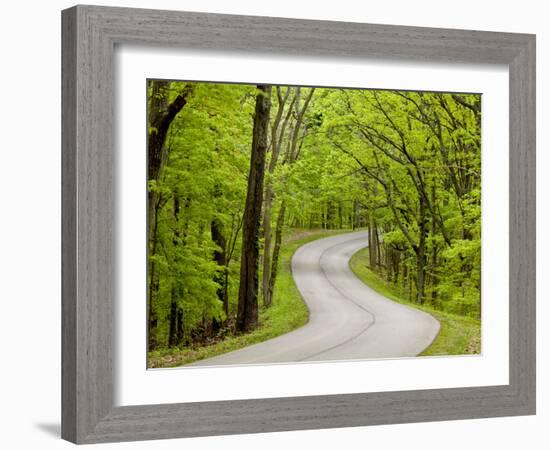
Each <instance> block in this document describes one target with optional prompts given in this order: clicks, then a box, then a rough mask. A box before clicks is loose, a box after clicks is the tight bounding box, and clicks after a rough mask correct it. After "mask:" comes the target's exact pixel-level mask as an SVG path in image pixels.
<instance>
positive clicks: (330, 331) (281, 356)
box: [190, 231, 439, 366]
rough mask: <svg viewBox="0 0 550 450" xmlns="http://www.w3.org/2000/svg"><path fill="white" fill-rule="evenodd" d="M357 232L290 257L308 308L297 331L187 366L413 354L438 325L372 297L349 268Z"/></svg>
mask: <svg viewBox="0 0 550 450" xmlns="http://www.w3.org/2000/svg"><path fill="white" fill-rule="evenodd" d="M367 242H368V240H367V232H365V231H359V232H353V233H346V234H341V235H337V236H333V237H328V238H323V239H319V240H316V241H312V242H310V243H308V244H306V245H304V246H302V247H300V248H299V249H298V250H297V251H296V253H295V254H294V256H293V258H292V274H293V277H294V280H295V282H296V285H297V286H298V289H299V290H300V292H301V294H302V297H303V298H304V300H305V302H306V304H307V306H308V308H309V312H310V314H309V322H308V323H307V324H306V325H304V326H303V327H301V328H298V329H297V330H294V331H292V332H290V333H287V334H284V335H282V336H279V337H276V338H273V339H270V340H268V341H265V342H261V343H259V344H255V345H251V346H249V347H245V348H243V349H240V350H236V351H233V352H230V353H226V354H224V355H220V356H215V357H213V358H208V359H204V360H202V361H197V362H195V363H193V364H190V365H192V366H206V365H208V366H213V365H227V364H259V363H280V362H299V361H327V360H349V359H371V358H397V357H407V356H416V355H418V354H419V353H421V352H422V351H423V350H424V349H425V348H426V347H428V346H429V345H430V344H431V342H432V341H433V340H434V339H435V337H436V336H437V334H438V332H439V322H438V321H437V320H436V319H434V318H433V317H432V316H431V315H429V314H426V313H424V312H422V311H420V310H417V309H414V308H411V307H408V306H405V305H401V304H399V303H396V302H394V301H392V300H389V299H388V298H386V297H384V296H382V295H380V294H378V293H377V292H375V291H374V290H372V289H371V288H370V287H368V286H367V285H365V284H364V283H363V282H362V281H361V280H359V279H358V278H357V277H356V276H355V274H354V273H353V272H352V271H351V269H350V268H349V260H350V259H351V257H352V256H353V254H354V253H356V252H357V251H359V250H361V249H362V248H365V247H366V246H367Z"/></svg>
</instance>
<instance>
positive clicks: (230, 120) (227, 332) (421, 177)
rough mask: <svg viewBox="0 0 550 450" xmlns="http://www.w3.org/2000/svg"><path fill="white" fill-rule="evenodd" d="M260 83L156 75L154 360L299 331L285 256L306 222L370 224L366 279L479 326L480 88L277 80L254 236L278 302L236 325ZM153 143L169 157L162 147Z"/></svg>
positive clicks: (329, 226)
mask: <svg viewBox="0 0 550 450" xmlns="http://www.w3.org/2000/svg"><path fill="white" fill-rule="evenodd" d="M257 93H258V90H257V88H256V87H255V86H252V85H239V84H215V83H189V82H167V81H155V80H153V81H152V82H151V83H150V84H149V87H148V102H149V126H148V139H149V150H150V154H149V169H148V170H149V179H148V192H149V194H148V195H149V197H148V198H149V225H148V229H149V231H148V255H149V259H148V305H149V308H148V317H149V319H148V325H149V328H148V329H149V349H150V350H151V351H152V353H150V354H151V355H157V356H158V355H161V354H174V352H180V353H181V352H182V351H184V352H187V351H188V352H189V354H195V353H196V352H198V353H196V355H195V356H193V357H190V358H191V359H193V358H195V359H196V358H201V357H204V356H206V355H211V354H213V353H216V352H217V350H213V348H214V347H215V348H220V349H221V348H224V349H227V348H237V347H239V346H241V345H244V344H243V343H249V342H252V341H254V342H258V340H255V339H264V338H267V337H269V336H273V335H276V334H277V333H280V332H283V331H282V330H289V329H291V328H292V327H294V326H298V325H299V324H300V323H301V322H300V320H298V321H294V319H293V317H294V318H295V317H296V316H295V313H296V311H294V312H292V311H287V310H285V307H284V304H285V302H286V301H287V299H286V296H288V297H290V298H294V296H295V295H296V294H297V291H296V289H295V287H293V288H290V287H289V286H291V285H292V280H291V278H290V274H289V273H288V271H287V270H286V269H285V265H284V263H283V264H281V259H280V258H282V259H283V260H285V258H288V257H289V254H288V252H289V251H290V250H289V249H290V248H294V247H292V246H291V247H289V244H288V242H287V239H286V238H288V235H289V230H291V229H296V228H300V229H306V230H318V229H322V230H344V229H355V228H366V229H368V230H369V238H368V245H369V248H368V250H366V252H368V256H369V257H368V259H367V262H364V264H365V265H368V271H369V273H372V274H374V275H375V276H376V278H377V279H379V280H382V281H384V283H386V284H387V286H388V289H389V290H390V291H391V292H394V293H397V296H398V297H399V298H401V299H406V300H407V301H409V302H412V303H415V304H417V305H420V306H421V307H426V308H429V309H430V310H431V311H437V314H436V313H434V315H436V316H437V317H441V318H442V319H441V320H443V321H444V322H445V321H448V323H449V324H450V323H451V322H453V323H454V324H455V325H456V326H460V327H462V326H464V327H465V328H464V329H465V330H470V329H471V327H470V325H469V324H470V322H469V321H470V320H473V322H471V323H474V324H478V323H479V318H480V315H481V306H480V305H481V299H480V284H481V97H480V96H479V95H474V94H446V93H431V92H405V91H403V92H401V91H374V90H356V89H337V88H315V89H313V88H299V87H288V86H279V87H276V86H274V87H272V88H271V103H272V105H271V115H270V126H269V130H268V138H269V139H268V153H267V157H266V170H265V178H264V186H263V187H264V189H263V210H262V217H258V218H256V219H257V220H258V221H261V233H262V238H261V239H260V240H259V241H258V242H257V243H255V245H256V246H257V248H258V249H259V251H260V254H261V262H260V264H259V267H258V276H259V277H260V278H261V279H262V283H260V285H261V289H260V291H261V292H260V294H261V296H263V297H262V298H263V299H264V305H265V306H266V307H269V306H270V305H272V306H271V308H267V309H264V310H262V311H260V328H259V329H258V330H255V331H252V333H249V334H247V335H237V334H236V333H235V318H236V315H237V309H238V292H239V267H240V259H241V249H242V221H243V213H244V210H245V199H246V197H247V182H248V174H249V169H250V155H251V143H252V134H253V119H254V111H255V98H256V95H257ZM176 107H177V108H176ZM174 108H176V109H174ZM174 111H177V112H176V113H175V114H172V115H170V114H171V112H174ZM167 118H168V119H169V120H168V119H167ZM161 119H166V120H164V121H163V120H161ZM167 123H169V126H168V128H163V126H164V127H165V126H166V124H167ZM163 130H164V131H166V132H165V138H164V139H163V140H162V141H161V142H160V144H159V140H158V139H157V138H158V137H159V135H160V134H162V133H163ZM155 139H156V140H155ZM155 143H156V145H157V146H158V145H161V146H162V148H161V150H162V151H160V150H158V148H157V150H158V151H157V153H156V154H154V155H153V156H152V154H151V149H152V148H153V144H155ZM152 161H153V162H156V166H154V167H152V166H151V163H152ZM153 175H154V176H153ZM365 270H367V267H365ZM283 293H284V294H285V297H284V298H283V297H282V294H283ZM288 301H291V300H288ZM292 301H293V302H294V303H292V304H296V303H295V300H292ZM288 304H291V303H288ZM288 304H287V305H288ZM282 311H285V313H284V314H287V315H288V317H286V319H285V316H284V315H283V314H282ZM449 314H450V315H449ZM270 315H273V316H274V317H276V318H277V320H275V321H273V322H271V321H270V319H269V318H270V317H271V316H270ZM451 316H452V317H451ZM300 317H302V316H300ZM451 318H452V320H451ZM285 320H286V321H287V323H286V324H285V323H283V322H284V321H285ZM262 321H263V322H262ZM270 323H271V325H266V324H270ZM445 323H447V322H445ZM457 324H459V325H457ZM449 329H451V328H449ZM442 333H443V332H442ZM467 335H468V336H470V334H469V332H467ZM213 342H215V344H214V345H210V344H212V343H213ZM223 342H225V343H223ZM462 343H463V342H462ZM462 343H461V344H460V345H462ZM207 344H208V345H207ZM205 345H206V347H205V350H196V349H200V348H202V347H203V346H205ZM216 346H218V347H216ZM457 346H459V345H458V344H457ZM224 351H225V350H224ZM194 352H195V353H194ZM201 355H202V356H201ZM183 360H185V361H187V360H189V358H187V357H184V358H183ZM180 362H181V361H180Z"/></svg>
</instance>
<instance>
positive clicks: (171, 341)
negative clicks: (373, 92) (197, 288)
mask: <svg viewBox="0 0 550 450" xmlns="http://www.w3.org/2000/svg"><path fill="white" fill-rule="evenodd" d="M179 213H180V201H179V197H177V196H174V237H173V239H172V244H173V245H174V248H177V247H178V245H180V239H179V238H180V232H179V226H178V218H179ZM179 295H180V281H179V280H178V279H175V280H173V281H172V291H171V294H170V297H171V298H170V329H169V333H168V346H169V347H175V346H177V345H179V344H180V343H181V338H182V337H183V310H182V309H181V307H180V306H179V305H178V299H179ZM180 316H181V317H180Z"/></svg>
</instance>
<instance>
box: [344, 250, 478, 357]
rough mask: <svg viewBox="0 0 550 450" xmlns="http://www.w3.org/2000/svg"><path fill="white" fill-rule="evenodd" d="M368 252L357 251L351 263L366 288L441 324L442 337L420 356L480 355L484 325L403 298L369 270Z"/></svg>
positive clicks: (390, 285)
mask: <svg viewBox="0 0 550 450" xmlns="http://www.w3.org/2000/svg"><path fill="white" fill-rule="evenodd" d="M368 264H369V254H368V249H367V248H365V249H363V250H360V251H358V252H357V253H356V254H355V255H353V257H352V258H351V260H350V268H351V270H352V271H353V273H355V275H357V277H359V278H360V279H361V281H363V282H364V283H365V284H366V285H368V286H370V287H371V288H372V289H374V290H375V291H376V292H378V293H379V294H382V295H383V296H385V297H388V298H390V299H391V300H394V301H396V302H398V303H403V304H405V305H408V306H412V307H413V308H417V309H420V310H422V311H424V312H427V313H428V314H431V315H432V316H433V317H435V318H436V319H437V320H439V323H440V324H441V328H440V330H439V334H438V335H437V337H436V338H435V339H434V341H433V342H432V344H431V345H430V346H429V347H428V348H427V349H426V350H424V351H423V352H422V353H421V354H420V355H421V356H441V355H466V354H479V353H480V351H481V321H479V320H477V319H474V318H471V317H465V316H459V315H456V314H451V313H447V312H444V311H440V310H438V309H434V308H432V307H430V306H428V305H419V304H417V303H412V302H409V301H408V300H406V299H404V298H402V297H401V296H400V294H399V292H398V290H397V288H396V287H395V286H394V285H393V284H391V283H388V282H387V281H386V280H384V279H383V278H381V277H380V276H379V275H378V274H376V273H375V272H373V271H372V270H370V269H369V267H368Z"/></svg>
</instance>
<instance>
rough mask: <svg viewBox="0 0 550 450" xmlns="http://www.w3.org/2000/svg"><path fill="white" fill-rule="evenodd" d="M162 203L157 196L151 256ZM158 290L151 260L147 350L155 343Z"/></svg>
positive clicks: (154, 268) (153, 250) (156, 343)
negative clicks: (155, 305) (155, 306)
mask: <svg viewBox="0 0 550 450" xmlns="http://www.w3.org/2000/svg"><path fill="white" fill-rule="evenodd" d="M161 203H162V198H158V199H157V201H156V204H155V208H154V214H153V234H152V236H151V242H150V243H149V251H150V255H149V258H150V259H151V256H154V255H156V254H157V247H158V218H159V217H158V216H159V211H160V205H161ZM158 291H159V276H158V273H157V267H156V264H155V262H154V260H152V261H151V265H150V266H149V289H148V295H147V303H148V305H147V345H148V348H149V350H154V349H155V348H156V347H157V345H158V341H157V336H156V335H157V325H158V317H157V313H156V310H155V308H154V304H155V299H156V298H157V295H158Z"/></svg>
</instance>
